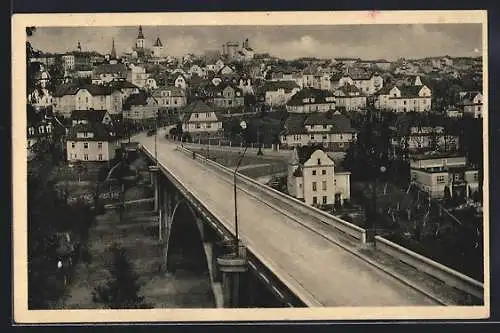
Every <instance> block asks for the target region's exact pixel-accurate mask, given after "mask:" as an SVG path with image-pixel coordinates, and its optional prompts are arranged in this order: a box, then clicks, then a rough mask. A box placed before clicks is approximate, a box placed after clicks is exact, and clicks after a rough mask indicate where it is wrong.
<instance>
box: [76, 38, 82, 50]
mask: <svg viewBox="0 0 500 333" xmlns="http://www.w3.org/2000/svg"><path fill="white" fill-rule="evenodd" d="M76 49H77V50H78V51H80V52H82V45H81V44H80V41H78V46H77V47H76Z"/></svg>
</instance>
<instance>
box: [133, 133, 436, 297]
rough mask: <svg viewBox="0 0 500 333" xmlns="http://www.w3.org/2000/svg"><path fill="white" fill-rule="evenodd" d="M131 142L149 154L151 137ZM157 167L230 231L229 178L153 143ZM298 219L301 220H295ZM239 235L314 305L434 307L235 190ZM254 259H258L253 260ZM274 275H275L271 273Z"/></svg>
mask: <svg viewBox="0 0 500 333" xmlns="http://www.w3.org/2000/svg"><path fill="white" fill-rule="evenodd" d="M135 140H136V141H138V142H139V143H140V144H141V145H143V146H144V147H146V148H147V149H148V150H149V151H150V152H154V136H152V137H147V136H145V135H144V134H140V135H137V136H136V137H135ZM157 147H158V153H157V155H158V160H159V163H160V164H161V165H162V166H163V167H164V168H166V169H167V170H168V171H169V172H170V173H172V174H173V175H174V176H175V177H176V178H177V179H178V180H180V181H181V182H182V183H183V184H184V185H185V186H186V188H188V189H189V190H190V192H191V193H192V194H193V195H194V196H195V197H196V198H198V199H200V201H201V202H202V203H203V204H204V205H205V207H206V208H208V209H209V210H210V211H211V212H212V213H213V214H214V215H215V216H217V217H218V218H220V219H221V221H220V222H222V223H223V224H224V225H225V226H226V228H228V229H229V230H234V201H233V185H232V180H231V179H229V177H228V176H227V175H221V174H220V173H216V172H215V171H213V170H211V169H209V168H208V167H207V166H206V165H203V164H202V163H199V162H195V161H193V160H192V158H191V157H189V156H186V154H184V153H182V152H179V151H176V150H175V149H176V147H177V144H175V143H173V142H169V141H167V140H165V139H163V138H161V137H159V138H158V141H157ZM301 218H303V217H301ZM238 222H239V233H240V237H241V239H242V241H243V243H244V244H245V245H247V246H249V247H250V248H254V249H256V250H257V252H258V255H260V256H264V257H265V258H262V259H263V260H264V262H266V263H267V265H268V268H269V269H271V270H272V271H273V272H274V273H275V274H276V275H277V276H278V278H279V279H280V280H281V281H283V282H284V283H285V284H287V285H288V286H292V288H290V289H291V290H296V291H300V293H302V295H296V296H298V297H300V296H303V298H307V299H309V300H313V301H312V302H311V303H314V304H316V306H420V305H423V306H425V305H427V306H429V305H438V304H437V303H436V302H435V301H434V300H432V299H430V298H429V297H428V296H425V295H424V294H422V293H420V292H418V291H416V290H415V289H413V288H411V287H409V286H407V285H405V284H403V283H402V282H400V281H399V280H397V279H395V278H393V277H391V276H389V275H388V274H387V273H385V272H383V271H382V270H380V269H378V268H376V267H374V266H372V265H370V264H369V263H367V262H366V261H364V260H362V259H361V258H359V257H357V256H356V255H354V254H352V253H350V252H349V251H347V250H345V249H343V248H342V247H340V246H338V245H336V244H334V243H332V242H331V241H329V240H327V239H325V238H324V237H322V236H321V235H320V234H319V233H318V232H314V231H312V230H310V229H308V228H306V227H305V226H303V225H301V224H299V223H297V222H296V221H294V220H293V219H291V218H289V217H287V216H285V215H283V214H282V213H280V212H278V211H277V210H275V209H273V208H271V207H269V206H268V205H266V204H264V203H263V202H262V201H259V200H258V199H256V198H255V197H253V196H251V195H249V194H247V193H245V192H243V191H241V190H240V191H238ZM259 259H260V258H259ZM276 272H279V273H276Z"/></svg>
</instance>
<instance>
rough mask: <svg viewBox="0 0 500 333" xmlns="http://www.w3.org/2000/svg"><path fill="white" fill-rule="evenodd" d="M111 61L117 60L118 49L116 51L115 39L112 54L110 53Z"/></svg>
mask: <svg viewBox="0 0 500 333" xmlns="http://www.w3.org/2000/svg"><path fill="white" fill-rule="evenodd" d="M109 58H110V59H116V49H115V39H114V38H113V42H112V45H111V53H110V57H109Z"/></svg>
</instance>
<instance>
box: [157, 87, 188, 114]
mask: <svg viewBox="0 0 500 333" xmlns="http://www.w3.org/2000/svg"><path fill="white" fill-rule="evenodd" d="M152 96H153V97H154V98H155V99H156V100H157V101H158V105H159V106H160V107H163V108H168V109H178V108H183V107H185V106H186V104H187V98H186V92H185V91H184V90H182V89H181V88H178V87H175V86H164V87H160V88H157V89H155V90H153V92H152Z"/></svg>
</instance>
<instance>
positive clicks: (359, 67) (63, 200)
mask: <svg viewBox="0 0 500 333" xmlns="http://www.w3.org/2000/svg"><path fill="white" fill-rule="evenodd" d="M419 13H420V14H419ZM460 13H461V14H460ZM226 14H227V15H224V13H220V16H217V15H218V14H217V13H199V14H196V15H195V16H193V18H192V19H191V18H190V17H191V16H189V14H188V13H185V14H137V15H136V16H134V15H130V14H123V15H122V14H113V15H111V14H106V15H108V17H106V15H104V14H101V15H95V19H92V20H89V17H90V16H89V15H87V16H82V15H63V14H60V15H59V14H57V15H56V14H44V15H24V16H23V15H20V16H18V17H15V18H14V27H13V29H14V33H15V34H16V36H17V37H18V38H17V39H16V40H14V50H19V52H18V53H15V54H14V56H13V61H14V66H15V69H14V72H16V69H18V68H19V71H18V72H17V75H14V78H15V79H14V87H15V89H14V91H15V93H16V95H15V98H14V99H15V103H16V104H15V107H14V114H15V115H16V117H14V118H15V119H14V124H13V129H14V131H13V133H14V132H15V133H18V136H17V139H15V140H13V150H15V155H16V156H17V158H14V172H15V175H16V172H17V176H18V177H19V178H15V183H14V187H15V191H16V190H17V191H22V192H18V194H17V195H15V204H16V205H18V206H19V205H20V207H19V209H17V208H16V209H15V212H19V215H17V217H16V218H15V220H14V237H15V245H14V247H15V251H14V255H15V257H14V271H15V273H14V274H15V277H16V278H15V280H14V294H15V297H14V298H15V306H14V312H15V313H16V312H17V313H19V314H21V313H22V316H20V317H23V318H32V319H31V320H33V321H37V319H33V318H36V316H37V314H39V315H40V318H39V319H38V320H39V321H41V322H70V321H71V322H80V321H87V322H89V321H90V322H91V321H93V320H92V318H93V316H94V314H95V317H96V318H98V319H96V321H115V320H118V321H131V320H141V318H146V319H147V320H158V321H169V320H181V319H179V318H181V317H176V313H177V312H176V311H177V310H178V311H179V312H178V313H179V314H182V318H184V319H182V320H188V321H196V320H200V318H202V319H203V320H224V318H226V320H228V319H232V318H240V319H241V318H247V319H250V320H262V319H266V318H267V319H271V318H274V317H273V314H274V315H276V316H278V317H277V318H281V317H283V318H288V319H293V318H295V317H294V313H297V315H298V316H299V317H298V318H302V317H300V316H301V315H303V316H305V317H303V318H316V319H340V318H346V319H357V318H358V317H359V319H363V318H362V317H363V316H365V318H364V319H366V318H370V319H383V318H393V317H394V318H400V319H401V318H402V319H405V318H415V316H416V317H418V318H423V319H426V318H428V319H432V318H443V319H446V318H484V317H487V316H488V315H489V312H488V311H489V299H488V297H489V279H488V277H489V272H488V267H489V263H488V261H489V256H488V252H487V241H488V237H489V235H488V218H487V216H488V210H487V208H488V207H487V200H488V185H487V181H488V179H487V176H486V175H487V172H486V170H485V168H487V165H488V162H487V156H486V155H487V141H486V140H487V138H488V136H487V129H488V125H487V124H488V123H487V116H488V108H487V89H486V83H485V81H487V73H486V68H487V67H486V66H487V63H486V62H487V44H486V40H487V39H486V23H487V22H486V14H485V12H481V11H469V12H458V13H457V12H455V13H454V12H439V13H433V12H427V14H426V13H425V12H415V15H414V16H412V15H410V14H408V12H405V14H404V15H406V16H404V15H403V14H399V15H398V13H397V12H392V13H385V12H356V13H345V14H344V13H327V12H325V13H323V14H319V13H318V14H317V17H316V18H314V13H302V14H301V13H297V15H299V16H295V17H292V18H290V16H289V15H288V16H287V15H284V14H280V13H267V14H265V13H262V14H258V13H255V14H245V16H244V18H243V16H242V15H238V14H237V13H235V14H228V13H226ZM126 15H128V16H127V17H125V16H126ZM148 15H150V18H148ZM176 15H177V16H178V18H176ZM182 15H185V16H184V17H183V16H182ZM186 15H187V16H186ZM300 15H304V17H303V20H298V19H297V18H298V17H300ZM332 15H333V16H332ZM186 17H188V18H190V19H189V20H188V19H186ZM252 17H253V18H252ZM332 17H333V18H334V19H330V18H332ZM353 17H356V18H358V19H353ZM281 19H283V20H282V21H281ZM259 20H261V21H259ZM294 22H295V23H294ZM298 22H300V24H299V23H298ZM24 49H25V53H24ZM14 52H15V51H14ZM23 81H25V85H24V84H22V83H24V82H23ZM21 88H22V89H21ZM18 109H19V110H18ZM485 147H486V148H485ZM16 188H23V189H22V190H19V189H16ZM16 207H17V206H16ZM15 216H16V215H15ZM16 293H17V296H16ZM16 307H17V309H16ZM364 308H366V311H365V310H361V309H364ZM107 309H108V310H116V309H120V310H127V311H121V312H119V314H118V312H113V315H112V316H110V315H109V314H106V312H105V311H102V310H107ZM139 309H140V310H144V309H149V310H150V311H135V310H139ZM200 309H202V311H200ZM229 309H231V310H233V311H234V310H235V309H238V311H237V312H231V310H229ZM417 309H418V310H417ZM451 309H453V311H455V312H451ZM46 310H60V311H56V312H53V311H52V312H50V313H51V315H49V314H48V313H49V312H47V311H46ZM68 310H86V311H78V312H73V311H68ZM96 310H101V311H96ZM167 310H168V311H167ZM340 310H342V311H345V315H343V317H341V316H342V315H339V313H340V312H338V311H340ZM190 311H191V312H190ZM224 311H226V312H225V313H224ZM227 311H229V312H227ZM294 311H296V312H294ZM311 311H312V312H311ZM314 311H317V313H316V314H315V312H314ZM349 311H350V312H349ZM419 311H423V312H422V313H421V314H420V315H419V313H420V312H419ZM152 314H154V316H153V315H152ZM199 314H201V315H200V317H198V315H199ZM210 316H212V317H210ZM110 317H112V318H110ZM223 317H224V318H223ZM142 320H144V319H142ZM232 320H234V319H232Z"/></svg>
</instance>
